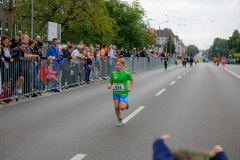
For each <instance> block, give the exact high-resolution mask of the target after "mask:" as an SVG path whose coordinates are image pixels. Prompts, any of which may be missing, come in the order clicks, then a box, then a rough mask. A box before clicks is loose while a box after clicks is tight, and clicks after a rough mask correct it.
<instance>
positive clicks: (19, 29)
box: [18, 25, 22, 37]
mask: <svg viewBox="0 0 240 160" xmlns="http://www.w3.org/2000/svg"><path fill="white" fill-rule="evenodd" d="M18 35H19V37H21V36H22V25H19V26H18Z"/></svg>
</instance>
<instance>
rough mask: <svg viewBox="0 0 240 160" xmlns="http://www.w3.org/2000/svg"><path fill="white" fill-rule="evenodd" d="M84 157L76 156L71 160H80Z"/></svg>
mask: <svg viewBox="0 0 240 160" xmlns="http://www.w3.org/2000/svg"><path fill="white" fill-rule="evenodd" d="M85 156H86V154H77V155H76V156H74V157H73V158H72V159H71V160H81V159H83V158H84V157H85Z"/></svg>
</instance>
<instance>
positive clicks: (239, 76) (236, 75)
mask: <svg viewBox="0 0 240 160" xmlns="http://www.w3.org/2000/svg"><path fill="white" fill-rule="evenodd" d="M221 68H222V69H224V70H225V71H227V72H229V73H231V74H232V75H234V76H235V77H237V78H239V79H240V75H238V74H237V73H235V72H233V71H231V70H229V69H227V68H224V67H221Z"/></svg>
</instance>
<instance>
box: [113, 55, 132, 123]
mask: <svg viewBox="0 0 240 160" xmlns="http://www.w3.org/2000/svg"><path fill="white" fill-rule="evenodd" d="M124 64H125V61H124V59H122V58H120V59H117V60H116V62H115V67H116V71H114V72H112V74H111V77H110V80H109V84H108V89H111V88H112V86H113V101H114V105H115V112H116V115H117V118H118V123H117V126H122V124H123V123H122V118H121V112H120V110H122V111H123V110H125V109H128V108H129V104H128V97H127V96H128V92H130V91H131V88H132V86H133V83H134V79H133V78H132V76H131V74H130V73H128V72H126V71H124V70H123V67H124ZM128 80H130V81H131V83H130V85H129V86H128Z"/></svg>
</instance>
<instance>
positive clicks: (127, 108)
mask: <svg viewBox="0 0 240 160" xmlns="http://www.w3.org/2000/svg"><path fill="white" fill-rule="evenodd" d="M128 108H129V103H128V100H127V107H126V109H128Z"/></svg>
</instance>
